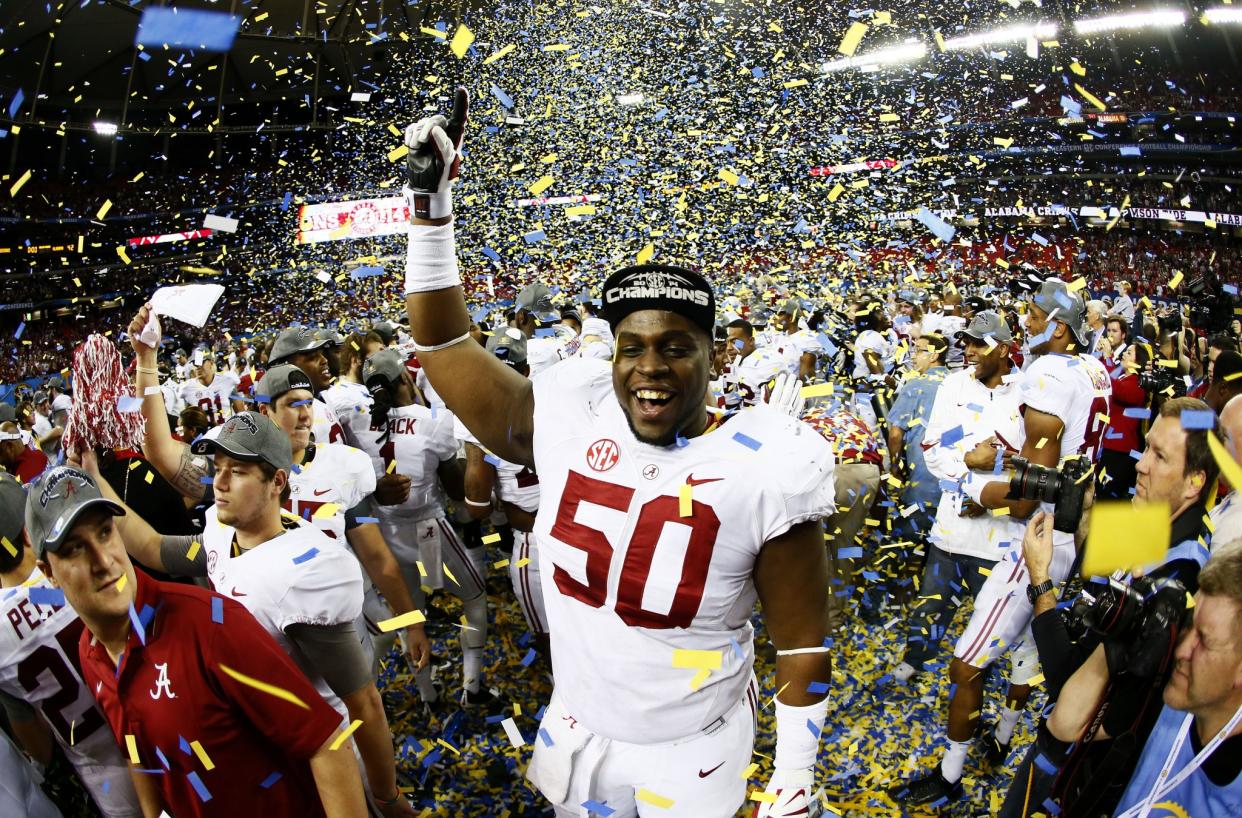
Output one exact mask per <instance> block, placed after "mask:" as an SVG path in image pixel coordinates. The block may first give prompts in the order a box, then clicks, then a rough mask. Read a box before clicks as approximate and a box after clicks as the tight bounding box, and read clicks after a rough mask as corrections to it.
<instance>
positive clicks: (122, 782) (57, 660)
mask: <svg viewBox="0 0 1242 818" xmlns="http://www.w3.org/2000/svg"><path fill="white" fill-rule="evenodd" d="M32 589H39V590H43V589H47V590H54V589H53V588H52V584H51V583H50V582H48V580H47V579H46V578H45V577H44V576H43V574H42V573H41V572H40V571H39V570H38V569H35V571H34V572H33V573H32V574H31V575H30V578H29V579H28V580H27V581H26V584H24V585H19V586H17V587H15V588H5V589H4V590H3V591H0V612H2V613H3V616H4V622H3V623H0V690H3V691H4V692H5V693H7V694H9V695H10V696H12V697H13V698H15V699H20V700H22V701H24V702H26V703H27V704H29V705H30V706H31V707H33V708H34V709H35V710H37V711H38V713H39V715H40V717H41V718H42V719H43V721H44V722H45V723H46V724H47V725H48V727H50V728H51V730H52V735H53V736H55V737H56V743H57V744H59V745H60V747H61V749H62V750H64V751H65V756H66V757H67V758H68V759H69V761H70V762H72V764H73V766H74V768H75V769H76V770H77V771H78V776H79V777H80V778H81V779H82V783H83V784H84V785H85V786H86V789H87V790H89V791H90V793H91V796H92V797H93V798H94V799H95V802H96V803H97V804H98V805H99V806H100V809H101V810H102V811H103V813H104V815H105V816H109V815H125V814H132V815H134V816H138V815H141V812H140V809H139V804H138V796H137V795H136V794H135V793H134V786H133V782H132V781H131V780H130V777H129V769H128V765H127V763H126V761H125V759H124V758H123V757H122V756H121V751H120V750H119V749H118V748H117V746H116V739H114V738H113V736H112V731H111V730H109V729H108V728H107V723H106V722H105V721H104V717H103V714H102V713H101V712H100V711H99V708H98V707H97V706H96V704H95V699H94V697H93V696H92V695H91V692H90V689H89V688H87V686H86V684H85V683H84V682H83V681H82V672H81V663H80V661H79V659H78V638H79V637H80V636H81V634H82V627H83V626H82V620H80V619H78V615H77V614H76V613H74V610H73V608H71V607H69V605H67V604H62V605H50V604H47V603H46V602H33V601H31V599H30V592H31V590H32ZM36 593H37V592H36ZM101 727H102V728H104V729H102V730H101V729H99V728H101Z"/></svg>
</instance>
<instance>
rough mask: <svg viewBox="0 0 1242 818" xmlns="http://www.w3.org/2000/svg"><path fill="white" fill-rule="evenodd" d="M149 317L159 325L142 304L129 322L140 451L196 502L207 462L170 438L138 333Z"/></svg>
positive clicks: (150, 350)
mask: <svg viewBox="0 0 1242 818" xmlns="http://www.w3.org/2000/svg"><path fill="white" fill-rule="evenodd" d="M149 320H154V321H156V327H158V326H159V323H158V322H159V319H157V318H155V317H154V316H153V315H152V313H151V305H150V304H143V305H142V309H140V310H138V314H137V315H135V316H134V320H133V321H130V322H129V344H130V346H132V347H133V348H134V355H135V360H136V362H137V363H136V365H135V367H134V369H135V373H134V389H135V390H136V391H137V392H138V394H139V395H140V396H142V416H143V417H144V418H146V420H147V434H146V437H145V438H144V439H143V441H142V453H143V454H144V455H146V458H147V460H148V461H149V462H150V463H151V465H152V466H154V467H155V470H156V471H158V472H159V473H160V476H161V477H163V478H164V479H165V480H167V481H168V482H169V483H171V484H172V486H173V488H175V489H176V490H177V491H178V492H180V493H181V494H182V495H183V496H185V497H188V498H190V499H191V500H194V501H196V502H197V501H198V500H201V499H202V498H203V494H204V493H206V491H207V488H206V486H205V485H204V484H203V478H204V477H207V476H208V474H209V470H208V468H207V462H206V460H204V459H202V458H196V457H194V455H193V454H191V452H190V447H189V446H187V445H186V444H184V443H182V442H180V441H178V440H174V439H173V435H172V429H171V428H169V426H168V413H167V412H166V411H165V408H164V395H163V393H162V392H160V383H159V370H157V369H156V356H155V347H152V346H147V345H146V344H144V343H143V342H142V341H141V340H139V337H138V336H139V335H140V334H141V333H142V330H143V327H145V326H146V325H147V322H148V321H149ZM139 559H141V557H140V558H139Z"/></svg>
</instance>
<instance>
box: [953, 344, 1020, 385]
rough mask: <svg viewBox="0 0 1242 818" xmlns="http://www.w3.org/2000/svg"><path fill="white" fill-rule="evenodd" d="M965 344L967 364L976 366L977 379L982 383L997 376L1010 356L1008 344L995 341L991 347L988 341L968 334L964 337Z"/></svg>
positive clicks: (964, 354) (964, 355)
mask: <svg viewBox="0 0 1242 818" xmlns="http://www.w3.org/2000/svg"><path fill="white" fill-rule="evenodd" d="M963 346H964V347H965V351H964V353H963V357H964V358H965V359H966V365H967V366H973V367H974V368H975V379H976V380H978V381H979V382H980V383H984V382H987V381H990V380H992V379H993V378H994V377H996V373H997V370H999V369H1000V367H1001V363H1002V362H1003V361H1004V360H1005V359H1006V358H1008V357H1009V345H1008V344H1001V343H994V344H992V346H991V347H989V346H988V344H987V342H986V341H981V340H979V339H977V338H972V337H971V336H969V335H967V336H965V337H964V338H963Z"/></svg>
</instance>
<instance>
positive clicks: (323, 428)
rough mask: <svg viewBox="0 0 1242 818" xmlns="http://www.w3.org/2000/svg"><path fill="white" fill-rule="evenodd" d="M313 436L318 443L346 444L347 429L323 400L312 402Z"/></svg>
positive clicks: (316, 399) (318, 399)
mask: <svg viewBox="0 0 1242 818" xmlns="http://www.w3.org/2000/svg"><path fill="white" fill-rule="evenodd" d="M311 435H312V439H313V440H314V441H315V442H316V443H344V442H345V429H344V428H342V427H341V424H340V421H338V420H337V417H336V412H334V411H332V407H331V406H329V405H328V404H326V403H324V402H323V399H322V398H315V399H314V400H313V401H311Z"/></svg>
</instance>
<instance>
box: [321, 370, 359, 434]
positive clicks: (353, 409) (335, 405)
mask: <svg viewBox="0 0 1242 818" xmlns="http://www.w3.org/2000/svg"><path fill="white" fill-rule="evenodd" d="M319 397H320V398H321V399H322V400H323V402H324V403H326V404H327V405H328V408H329V409H331V410H332V412H333V413H334V414H335V415H336V420H337V422H338V423H340V424H341V429H342V430H344V432H345V439H346V440H348V441H350V442H351V443H352V442H354V441H356V440H357V439H358V438H357V433H358V431H359V429H360V428H365V427H367V426H370V425H371V393H370V392H368V391H367V388H366V387H365V386H363V385H362V384H360V383H352V382H350V381H341V380H338V381H337V382H336V383H334V384H332V385H331V386H329V387H328V388H327V389H325V390H323V392H321V393H320V394H319Z"/></svg>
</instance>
